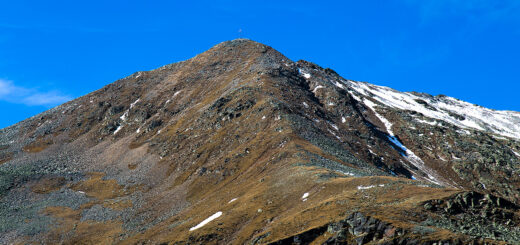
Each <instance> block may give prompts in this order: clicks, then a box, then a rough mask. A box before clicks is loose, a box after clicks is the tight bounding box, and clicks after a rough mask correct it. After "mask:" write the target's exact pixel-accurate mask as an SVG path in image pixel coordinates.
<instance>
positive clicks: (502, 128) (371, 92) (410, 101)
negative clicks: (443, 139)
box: [342, 80, 520, 139]
mask: <svg viewBox="0 0 520 245" xmlns="http://www.w3.org/2000/svg"><path fill="white" fill-rule="evenodd" d="M342 82H343V83H345V84H346V85H347V86H349V87H350V88H352V89H353V90H355V91H356V92H357V93H359V94H361V95H364V96H366V97H369V98H372V99H374V100H376V101H378V102H380V103H381V104H383V105H386V106H389V107H392V108H397V109H401V110H411V111H416V112H420V113H422V114H423V115H424V116H426V117H429V118H433V119H437V120H442V121H444V122H447V123H450V124H453V125H455V126H458V127H461V128H470V129H476V130H481V131H489V132H492V133H494V134H497V135H501V136H505V137H510V138H515V139H520V112H514V111H498V110H492V109H488V108H484V107H481V106H477V105H474V104H471V103H468V102H464V101H461V100H458V99H455V98H452V97H448V96H431V95H427V94H418V93H411V92H399V91H397V90H394V89H392V88H388V87H383V86H377V85H372V84H369V83H365V82H355V81H349V80H343V81H342Z"/></svg>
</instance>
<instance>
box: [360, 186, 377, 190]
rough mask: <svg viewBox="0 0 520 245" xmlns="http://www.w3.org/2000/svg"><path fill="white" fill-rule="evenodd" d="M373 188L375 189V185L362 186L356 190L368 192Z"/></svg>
mask: <svg viewBox="0 0 520 245" xmlns="http://www.w3.org/2000/svg"><path fill="white" fill-rule="evenodd" d="M374 187H376V186H375V185H368V186H362V185H360V186H358V187H357V189H358V190H368V189H372V188H374Z"/></svg>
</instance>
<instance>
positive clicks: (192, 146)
mask: <svg viewBox="0 0 520 245" xmlns="http://www.w3.org/2000/svg"><path fill="white" fill-rule="evenodd" d="M0 198H1V202H0V244H10V243H15V244H16V243H23V244H25V243H45V244H55V243H64V244H75V243H84V244H114V243H115V244H246V243H247V244H352V243H353V244H366V243H369V244H468V243H469V244H484V243H488V244H519V243H520V212H519V206H518V205H519V204H520V113H518V112H509V111H494V110H490V109H486V108H483V107H480V106H477V105H472V104H469V103H466V102H463V101H459V100H457V99H454V98H450V97H447V96H442V95H439V96H431V95H428V94H422V93H414V92H412V93H402V92H398V91H395V90H392V89H390V88H387V87H380V86H375V85H371V84H369V83H364V82H356V81H351V80H346V79H344V78H342V77H340V76H339V75H338V74H337V73H336V72H334V71H333V70H331V69H328V68H327V69H323V68H321V67H319V66H317V65H315V64H312V63H310V62H306V61H298V62H293V61H291V60H289V59H288V58H286V57H284V56H283V55H282V54H280V53H279V52H277V51H276V50H274V49H272V48H271V47H268V46H265V45H263V44H260V43H256V42H254V41H250V40H245V39H238V40H233V41H228V42H224V43H221V44H218V45H216V46H215V47H213V48H211V49H210V50H208V51H206V52H204V53H202V54H199V55H197V56H196V57H194V58H192V59H189V60H187V61H183V62H179V63H174V64H171V65H167V66H164V67H161V68H159V69H156V70H152V71H147V72H137V73H135V74H133V75H131V76H129V77H126V78H124V79H121V80H118V81H116V82H114V83H112V84H110V85H108V86H106V87H104V88H102V89H100V90H98V91H95V92H93V93H91V94H88V95H85V96H83V97H81V98H78V99H76V100H73V101H70V102H68V103H66V104H63V105H61V106H58V107H56V108H54V109H51V110H49V111H47V112H44V113H42V114H40V115H37V116H35V117H32V118H29V119H27V120H25V121H23V122H20V123H18V124H16V125H13V126H11V127H8V128H5V129H2V130H0Z"/></svg>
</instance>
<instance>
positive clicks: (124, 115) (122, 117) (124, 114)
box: [120, 110, 128, 122]
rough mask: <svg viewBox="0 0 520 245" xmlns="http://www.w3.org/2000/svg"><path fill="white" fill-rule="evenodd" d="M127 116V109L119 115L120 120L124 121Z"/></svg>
mask: <svg viewBox="0 0 520 245" xmlns="http://www.w3.org/2000/svg"><path fill="white" fill-rule="evenodd" d="M127 118H128V110H126V111H125V113H123V115H122V116H121V117H120V119H121V120H123V122H124V121H126V119H127Z"/></svg>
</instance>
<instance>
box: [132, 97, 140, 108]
mask: <svg viewBox="0 0 520 245" xmlns="http://www.w3.org/2000/svg"><path fill="white" fill-rule="evenodd" d="M139 101H141V99H137V100H136V101H134V103H132V104H130V109H132V108H133V107H134V106H135V104H137V103H138V102H139Z"/></svg>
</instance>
